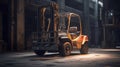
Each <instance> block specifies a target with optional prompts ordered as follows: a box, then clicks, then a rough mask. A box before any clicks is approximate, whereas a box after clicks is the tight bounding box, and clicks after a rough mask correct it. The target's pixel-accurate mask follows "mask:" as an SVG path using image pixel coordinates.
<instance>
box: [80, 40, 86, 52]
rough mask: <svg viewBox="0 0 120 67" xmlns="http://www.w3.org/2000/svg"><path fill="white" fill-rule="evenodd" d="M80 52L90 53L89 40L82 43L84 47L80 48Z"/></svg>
mask: <svg viewBox="0 0 120 67" xmlns="http://www.w3.org/2000/svg"><path fill="white" fill-rule="evenodd" d="M80 52H81V54H88V44H87V42H86V43H85V44H84V45H82V47H81V49H80Z"/></svg>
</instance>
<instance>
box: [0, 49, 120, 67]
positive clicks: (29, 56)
mask: <svg viewBox="0 0 120 67" xmlns="http://www.w3.org/2000/svg"><path fill="white" fill-rule="evenodd" d="M23 66H24V67H120V49H97V48H96V49H95V48H91V49H89V54H85V55H81V54H80V53H79V51H73V52H72V55H71V56H67V57H60V56H59V55H58V53H46V54H45V56H44V57H39V56H36V55H35V54H34V52H12V53H5V54H0V67H23Z"/></svg>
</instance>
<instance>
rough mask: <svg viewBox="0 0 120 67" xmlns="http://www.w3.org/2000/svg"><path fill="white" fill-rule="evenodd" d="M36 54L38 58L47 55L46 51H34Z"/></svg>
mask: <svg viewBox="0 0 120 67" xmlns="http://www.w3.org/2000/svg"><path fill="white" fill-rule="evenodd" d="M34 52H35V54H37V55H38V56H43V55H44V54H45V50H34Z"/></svg>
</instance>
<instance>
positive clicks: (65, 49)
mask: <svg viewBox="0 0 120 67" xmlns="http://www.w3.org/2000/svg"><path fill="white" fill-rule="evenodd" d="M59 53H60V55H61V56H68V55H70V54H71V44H70V43H69V42H64V43H63V44H61V46H60V49H59Z"/></svg>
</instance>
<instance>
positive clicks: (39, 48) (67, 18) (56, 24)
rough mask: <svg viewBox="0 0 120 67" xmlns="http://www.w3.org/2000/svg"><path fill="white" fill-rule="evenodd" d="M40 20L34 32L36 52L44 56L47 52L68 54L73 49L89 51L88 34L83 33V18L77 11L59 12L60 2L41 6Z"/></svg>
mask: <svg viewBox="0 0 120 67" xmlns="http://www.w3.org/2000/svg"><path fill="white" fill-rule="evenodd" d="M39 10H40V11H39V12H40V13H39V15H40V22H39V23H38V26H36V27H37V28H36V29H37V31H36V32H33V38H32V44H33V46H32V49H33V50H34V52H35V54H37V55H39V56H44V55H45V52H59V54H60V56H68V55H70V54H71V51H72V50H76V49H77V50H79V51H80V53H81V54H87V53H88V45H87V42H88V36H87V35H83V34H82V24H81V18H80V16H79V15H78V14H76V13H71V12H63V13H59V9H58V4H56V3H54V2H49V4H45V5H41V6H39Z"/></svg>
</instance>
